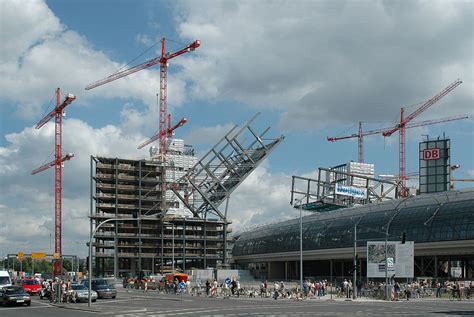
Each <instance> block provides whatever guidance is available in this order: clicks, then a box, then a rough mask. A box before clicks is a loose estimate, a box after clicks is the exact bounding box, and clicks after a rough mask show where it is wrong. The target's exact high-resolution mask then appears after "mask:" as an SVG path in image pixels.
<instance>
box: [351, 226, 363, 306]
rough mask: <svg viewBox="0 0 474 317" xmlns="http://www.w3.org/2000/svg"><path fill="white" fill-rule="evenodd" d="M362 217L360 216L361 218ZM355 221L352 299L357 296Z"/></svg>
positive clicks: (355, 230) (355, 227) (355, 229)
mask: <svg viewBox="0 0 474 317" xmlns="http://www.w3.org/2000/svg"><path fill="white" fill-rule="evenodd" d="M361 219H362V218H361ZM356 268H357V223H355V224H354V268H353V269H354V272H353V274H354V276H353V282H352V299H356V298H357V293H356V291H357V269H356Z"/></svg>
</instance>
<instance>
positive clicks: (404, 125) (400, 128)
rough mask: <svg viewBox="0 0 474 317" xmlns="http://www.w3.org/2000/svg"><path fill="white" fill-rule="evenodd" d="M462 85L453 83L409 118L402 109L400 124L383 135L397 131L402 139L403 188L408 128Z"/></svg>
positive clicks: (401, 169) (400, 165)
mask: <svg viewBox="0 0 474 317" xmlns="http://www.w3.org/2000/svg"><path fill="white" fill-rule="evenodd" d="M461 84H462V80H460V79H457V80H455V81H454V82H453V83H451V84H450V85H449V86H448V87H446V88H445V89H443V90H442V91H441V92H440V93H438V94H437V95H435V96H434V97H432V98H431V99H429V100H428V101H426V102H425V103H424V104H423V105H421V107H419V108H418V109H416V110H415V111H413V112H412V113H411V114H410V115H408V116H407V117H405V116H404V111H405V110H404V108H403V107H402V108H401V109H400V123H398V124H397V125H396V126H395V127H394V128H392V129H390V130H388V131H385V132H383V133H382V135H383V136H384V137H388V136H391V135H392V134H393V133H395V132H396V131H399V132H400V134H399V136H400V138H399V146H400V156H399V175H400V181H401V182H402V185H403V188H405V185H406V151H405V149H406V128H407V125H408V123H409V122H410V121H411V120H413V119H415V118H416V117H417V116H419V115H420V114H421V113H423V112H424V111H426V109H428V108H429V107H431V106H432V105H434V104H435V103H436V102H437V101H439V100H440V99H441V98H443V97H444V96H446V95H447V94H449V93H450V92H451V91H452V90H453V89H454V88H456V87H457V86H459V85H461ZM406 194H407V193H405V194H403V193H402V195H403V196H406Z"/></svg>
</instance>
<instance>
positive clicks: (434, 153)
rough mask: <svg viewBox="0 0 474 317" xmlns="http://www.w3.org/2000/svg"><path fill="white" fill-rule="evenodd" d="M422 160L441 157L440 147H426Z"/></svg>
mask: <svg viewBox="0 0 474 317" xmlns="http://www.w3.org/2000/svg"><path fill="white" fill-rule="evenodd" d="M422 153H423V154H422V155H423V157H422V160H425V161H427V160H437V159H439V153H440V152H439V149H426V150H423V152H422Z"/></svg>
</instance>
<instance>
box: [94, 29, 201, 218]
mask: <svg viewBox="0 0 474 317" xmlns="http://www.w3.org/2000/svg"><path fill="white" fill-rule="evenodd" d="M199 46H201V42H200V41H199V40H196V41H194V42H192V43H191V44H189V45H188V46H186V47H184V48H182V49H180V50H179V51H176V52H174V53H167V52H166V39H165V38H162V39H161V57H156V58H154V59H151V60H149V61H146V62H144V63H141V64H139V65H136V66H133V67H130V68H128V69H124V70H122V71H119V72H117V73H115V74H113V75H110V76H109V77H106V78H104V79H102V80H99V81H97V82H95V83H92V84H90V85H88V86H87V87H86V88H85V89H86V90H90V89H93V88H95V87H98V86H101V85H104V84H107V83H110V82H112V81H114V80H117V79H119V78H122V77H125V76H128V75H130V74H133V73H136V72H138V71H140V70H142V69H146V68H149V67H152V66H155V65H157V64H160V125H159V132H158V134H157V135H155V136H154V137H152V138H151V139H153V141H155V140H156V139H159V140H160V146H159V149H160V150H159V154H160V157H161V160H162V164H163V170H162V179H163V182H162V188H161V192H162V197H161V200H162V210H163V211H164V210H165V209H166V201H165V197H166V168H165V166H166V137H167V136H168V129H169V127H168V128H167V127H166V116H167V112H168V110H167V107H168V106H167V102H168V96H167V86H168V79H167V78H168V61H169V60H170V59H173V58H175V57H178V56H180V55H182V54H184V53H188V52H191V51H194V50H195V49H196V48H198V47H199ZM183 120H184V121H183ZM185 122H186V118H183V119H181V121H180V122H179V123H178V124H177V125H176V126H175V127H176V128H177V127H179V126H182V125H183V124H184V123H185ZM169 125H170V124H169ZM151 139H150V140H151ZM150 140H149V141H147V142H148V143H147V142H145V143H146V144H150V143H151V142H153V141H150ZM145 143H142V144H140V145H139V148H142V147H143V146H145V145H146V144H145Z"/></svg>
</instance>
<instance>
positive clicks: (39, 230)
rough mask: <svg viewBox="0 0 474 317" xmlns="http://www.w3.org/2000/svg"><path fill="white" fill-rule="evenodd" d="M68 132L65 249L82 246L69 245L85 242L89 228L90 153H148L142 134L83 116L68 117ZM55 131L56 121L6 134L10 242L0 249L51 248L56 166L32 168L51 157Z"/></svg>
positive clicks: (0, 155)
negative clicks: (95, 124) (142, 145)
mask: <svg viewBox="0 0 474 317" xmlns="http://www.w3.org/2000/svg"><path fill="white" fill-rule="evenodd" d="M63 131H64V132H65V133H64V134H63V148H64V153H66V152H73V153H75V157H74V158H73V159H72V160H71V161H67V162H65V164H64V169H63V238H64V240H65V241H68V242H67V243H66V242H65V243H64V244H63V248H64V252H66V251H67V250H68V248H69V247H75V248H77V250H79V247H78V245H77V244H74V243H73V244H74V245H72V246H71V245H70V244H71V243H72V242H74V241H85V240H86V238H87V236H88V232H89V226H88V219H87V215H88V213H89V193H90V188H89V182H90V177H89V175H90V155H94V156H105V157H120V158H130V159H138V158H144V157H145V156H146V155H147V152H146V151H145V150H143V151H140V150H136V145H137V144H139V142H140V141H142V140H143V138H144V137H143V136H141V135H138V134H136V135H130V134H125V133H123V131H122V130H121V129H120V128H119V127H116V126H113V125H107V126H105V127H102V128H98V129H94V128H92V127H91V126H89V125H88V124H87V123H85V122H83V121H81V120H77V119H67V120H64V122H63ZM72 131H74V133H72ZM53 134H54V125H53V124H52V123H48V124H46V125H45V126H44V127H43V128H41V129H40V130H36V129H34V128H32V127H28V128H25V129H24V130H23V131H21V132H19V133H11V134H8V135H6V139H7V141H8V142H9V144H8V145H7V146H5V147H0V166H2V167H8V168H7V169H5V168H2V178H1V183H0V185H1V190H2V195H1V196H0V206H2V208H0V217H2V219H8V221H5V222H2V224H0V236H1V237H2V239H4V240H5V241H6V242H5V243H4V244H2V245H0V253H1V252H4V253H15V252H18V250H17V249H18V248H23V249H25V248H28V249H27V250H29V251H35V250H30V248H31V247H35V248H40V249H42V250H48V249H49V242H48V235H49V233H51V232H53V223H54V188H53V186H54V180H53V179H54V176H53V169H49V170H46V171H44V172H41V173H39V174H36V175H30V172H31V170H33V169H34V168H36V167H38V166H40V165H41V164H42V163H46V162H49V161H50V160H52V157H48V156H49V154H51V152H52V149H53ZM12 215H14V216H13V217H12ZM25 230H27V232H25ZM53 236H54V234H53ZM69 242H71V243H69ZM82 247H83V245H82ZM82 251H84V248H82Z"/></svg>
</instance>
